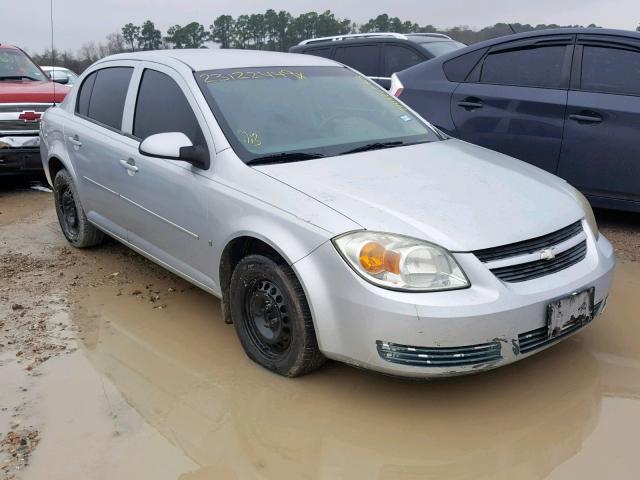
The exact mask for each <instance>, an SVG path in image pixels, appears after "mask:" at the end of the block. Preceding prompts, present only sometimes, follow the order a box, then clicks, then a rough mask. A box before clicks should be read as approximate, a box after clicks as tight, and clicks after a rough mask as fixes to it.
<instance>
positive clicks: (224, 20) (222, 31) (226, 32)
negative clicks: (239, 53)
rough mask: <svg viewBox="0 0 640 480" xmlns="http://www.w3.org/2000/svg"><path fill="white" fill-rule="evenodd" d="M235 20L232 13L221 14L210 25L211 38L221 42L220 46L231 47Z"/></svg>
mask: <svg viewBox="0 0 640 480" xmlns="http://www.w3.org/2000/svg"><path fill="white" fill-rule="evenodd" d="M234 25H235V21H234V20H233V17H232V16H231V15H220V16H219V17H218V18H216V19H215V20H214V21H213V23H212V24H211V25H210V26H209V29H210V31H211V35H210V36H209V38H210V40H211V41H213V42H217V43H219V44H220V48H229V47H231V40H232V36H233V29H234Z"/></svg>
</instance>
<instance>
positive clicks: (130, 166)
mask: <svg viewBox="0 0 640 480" xmlns="http://www.w3.org/2000/svg"><path fill="white" fill-rule="evenodd" d="M120 165H122V166H123V167H124V168H126V169H127V170H129V172H128V173H129V175H133V174H134V173H136V172H137V171H138V167H136V162H135V160H134V159H133V158H128V159H126V160H120Z"/></svg>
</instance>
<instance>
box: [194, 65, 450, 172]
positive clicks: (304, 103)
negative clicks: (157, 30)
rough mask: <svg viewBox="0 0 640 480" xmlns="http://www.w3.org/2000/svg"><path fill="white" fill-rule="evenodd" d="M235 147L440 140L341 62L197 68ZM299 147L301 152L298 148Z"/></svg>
mask: <svg viewBox="0 0 640 480" xmlns="http://www.w3.org/2000/svg"><path fill="white" fill-rule="evenodd" d="M195 75H196V79H197V81H198V83H199V85H200V88H201V89H202V91H203V93H204V94H205V97H206V98H207V101H208V103H209V106H210V107H211V109H212V110H213V112H214V114H215V116H216V118H217V119H218V121H219V122H220V124H221V126H222V129H223V130H224V133H225V135H226V136H227V138H228V139H229V142H230V143H231V145H232V147H233V149H234V151H235V152H236V153H237V155H238V156H239V157H240V158H241V159H242V160H243V161H245V162H248V163H251V161H252V160H255V159H258V158H259V157H265V158H272V157H276V156H277V155H280V159H290V160H291V161H293V160H294V155H288V154H291V153H292V152H296V153H297V154H298V155H296V156H295V159H298V160H305V159H309V158H318V157H326V156H334V155H340V154H344V153H352V152H351V151H352V150H353V151H356V150H357V151H364V150H373V149H376V148H391V147H395V146H401V145H406V144H413V143H422V142H430V141H434V140H439V139H440V137H439V136H438V134H436V133H435V131H434V130H432V129H431V128H429V127H428V126H427V125H426V124H425V123H424V122H423V121H421V120H420V119H419V118H417V117H416V116H415V115H413V114H412V113H411V112H409V111H408V110H407V108H406V107H404V106H403V105H402V104H401V103H400V102H398V101H397V100H396V99H395V98H393V97H392V96H391V95H389V94H388V93H386V92H385V91H384V90H382V89H380V88H379V87H378V86H376V85H375V84H372V83H371V82H369V80H367V79H365V78H363V77H362V76H360V75H358V74H355V73H353V72H352V71H350V70H349V69H347V68H345V67H341V66H335V67H332V66H331V67H270V68H246V69H242V70H209V71H203V72H197V73H196V74H195ZM300 154H303V155H300Z"/></svg>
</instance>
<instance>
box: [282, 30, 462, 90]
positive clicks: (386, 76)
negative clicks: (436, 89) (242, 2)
mask: <svg viewBox="0 0 640 480" xmlns="http://www.w3.org/2000/svg"><path fill="white" fill-rule="evenodd" d="M465 46H466V45H465V44H464V43H460V42H456V41H455V40H453V39H452V38H451V37H448V36H447V35H443V34H441V33H410V34H406V35H405V34H402V33H356V34H352V35H340V36H335V37H322V38H312V39H309V40H304V41H302V42H300V44H298V45H296V46H294V47H291V48H290V49H289V52H291V53H306V54H309V55H317V56H319V57H324V58H330V59H332V60H336V61H338V62H340V63H344V64H345V65H348V66H350V67H351V68H355V69H356V70H358V71H359V72H360V73H363V74H364V75H366V76H368V77H369V78H371V79H372V80H374V81H376V82H377V83H379V84H380V85H382V86H383V87H384V88H389V87H390V86H391V74H392V73H395V72H399V71H401V70H404V69H406V68H409V67H412V66H414V65H416V64H418V63H421V62H424V61H425V60H429V59H431V58H434V57H438V56H440V55H443V54H445V53H449V52H452V51H454V50H458V49H460V48H464V47H465Z"/></svg>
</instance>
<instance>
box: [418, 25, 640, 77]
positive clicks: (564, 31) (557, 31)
mask: <svg viewBox="0 0 640 480" xmlns="http://www.w3.org/2000/svg"><path fill="white" fill-rule="evenodd" d="M575 34H583V35H617V36H622V37H629V38H634V39H640V32H633V31H631V30H615V29H611V28H592V27H588V28H584V27H567V28H548V29H545V30H531V31H529V32H521V33H515V34H512V35H503V36H501V37H495V38H491V39H489V40H484V41H482V42H478V43H472V44H471V45H468V46H466V47H464V48H461V49H459V50H455V51H453V52H449V53H445V54H444V55H440V56H438V57H435V58H433V59H431V60H427V62H428V63H429V64H432V65H433V64H434V63H440V64H442V63H445V62H447V61H449V60H451V59H452V58H457V57H459V56H461V55H464V54H466V53H469V52H473V51H474V50H480V49H482V48H487V47H492V46H494V45H499V44H501V43H507V42H512V41H514V40H526V39H528V38H535V37H544V36H549V35H575ZM427 62H423V63H421V64H418V65H414V66H413V67H409V68H408V69H407V70H412V71H414V69H415V71H417V69H419V68H420V67H419V66H420V65H424V64H425V63H427Z"/></svg>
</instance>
